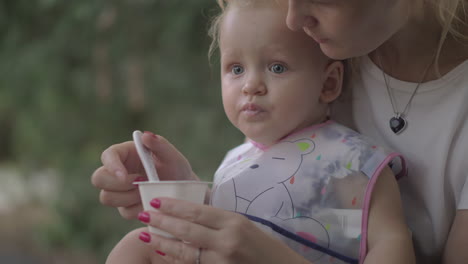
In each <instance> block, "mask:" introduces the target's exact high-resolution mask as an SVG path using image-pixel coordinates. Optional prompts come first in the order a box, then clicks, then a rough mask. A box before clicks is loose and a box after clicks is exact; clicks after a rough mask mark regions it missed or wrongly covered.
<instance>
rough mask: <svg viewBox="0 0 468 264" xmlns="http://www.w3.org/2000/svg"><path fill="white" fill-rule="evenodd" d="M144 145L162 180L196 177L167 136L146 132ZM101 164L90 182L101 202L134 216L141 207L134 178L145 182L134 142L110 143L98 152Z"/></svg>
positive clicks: (143, 138)
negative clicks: (100, 153)
mask: <svg viewBox="0 0 468 264" xmlns="http://www.w3.org/2000/svg"><path fill="white" fill-rule="evenodd" d="M142 141H143V144H144V145H145V146H146V147H147V148H149V149H150V150H151V151H152V152H153V157H154V162H155V165H156V169H157V171H158V175H159V177H160V178H161V180H198V178H197V176H196V175H195V174H194V173H193V172H192V168H191V166H190V163H189V162H188V161H187V159H186V158H185V157H184V156H183V155H182V154H181V153H180V152H179V151H178V150H177V149H176V148H175V147H174V146H173V145H172V144H171V143H169V142H168V141H167V140H166V139H164V138H163V137H161V136H156V135H154V134H153V133H151V132H145V133H144V134H143V136H142ZM101 161H102V166H101V167H99V168H98V169H96V171H94V173H93V175H92V178H91V181H92V183H93V185H94V186H95V187H97V188H98V189H101V193H100V201H101V203H102V204H104V205H107V206H113V207H118V209H119V212H120V214H121V215H122V216H123V217H124V218H127V219H133V218H136V217H137V215H138V212H141V211H142V210H143V207H142V205H141V200H140V194H139V192H138V186H136V185H134V184H133V182H134V181H145V180H146V179H147V177H146V173H145V171H144V169H143V166H142V164H141V161H140V158H139V157H138V154H137V152H136V148H135V144H133V141H127V142H124V143H120V144H116V145H112V146H110V147H109V148H107V149H106V150H105V151H104V152H103V153H102V155H101Z"/></svg>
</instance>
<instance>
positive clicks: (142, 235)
mask: <svg viewBox="0 0 468 264" xmlns="http://www.w3.org/2000/svg"><path fill="white" fill-rule="evenodd" d="M139 238H140V240H141V241H143V242H146V243H149V242H150V241H151V236H150V234H148V233H146V232H141V233H140V236H139Z"/></svg>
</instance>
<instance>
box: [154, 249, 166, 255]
mask: <svg viewBox="0 0 468 264" xmlns="http://www.w3.org/2000/svg"><path fill="white" fill-rule="evenodd" d="M156 253H158V254H159V255H161V256H166V253H164V252H161V251H159V250H156Z"/></svg>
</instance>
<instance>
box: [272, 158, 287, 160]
mask: <svg viewBox="0 0 468 264" xmlns="http://www.w3.org/2000/svg"><path fill="white" fill-rule="evenodd" d="M272 159H279V160H285V158H278V157H272Z"/></svg>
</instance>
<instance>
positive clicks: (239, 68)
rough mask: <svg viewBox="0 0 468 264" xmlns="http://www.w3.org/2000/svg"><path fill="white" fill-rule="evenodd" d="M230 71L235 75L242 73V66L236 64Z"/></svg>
mask: <svg viewBox="0 0 468 264" xmlns="http://www.w3.org/2000/svg"><path fill="white" fill-rule="evenodd" d="M231 72H232V73H233V74H235V75H239V74H242V73H244V68H243V67H242V66H239V65H236V66H234V67H232V69H231Z"/></svg>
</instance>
